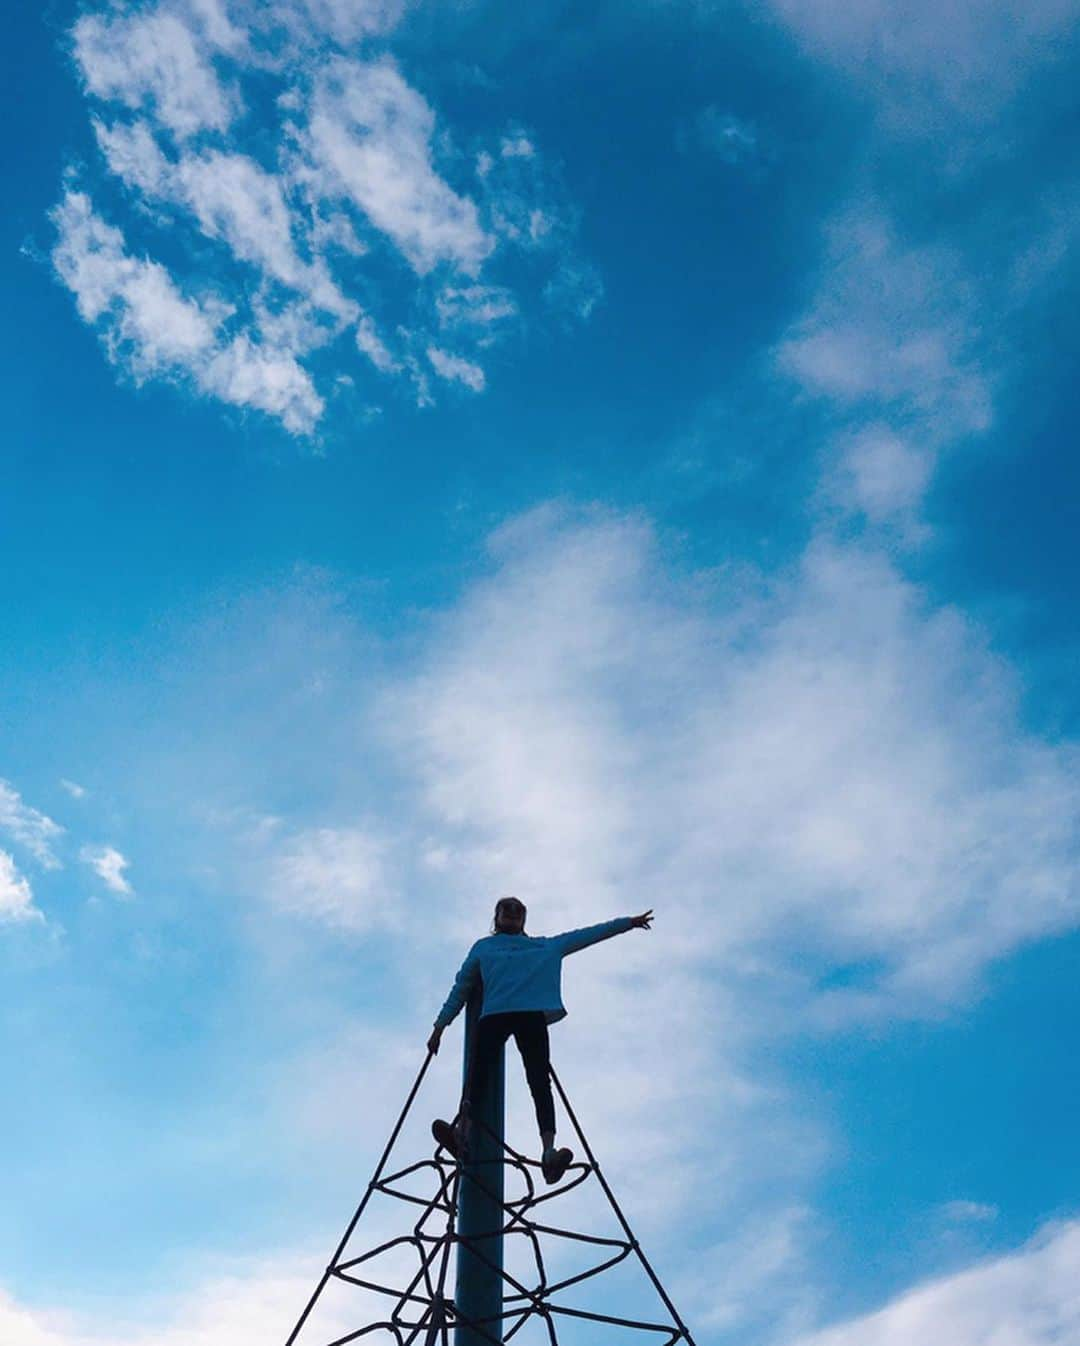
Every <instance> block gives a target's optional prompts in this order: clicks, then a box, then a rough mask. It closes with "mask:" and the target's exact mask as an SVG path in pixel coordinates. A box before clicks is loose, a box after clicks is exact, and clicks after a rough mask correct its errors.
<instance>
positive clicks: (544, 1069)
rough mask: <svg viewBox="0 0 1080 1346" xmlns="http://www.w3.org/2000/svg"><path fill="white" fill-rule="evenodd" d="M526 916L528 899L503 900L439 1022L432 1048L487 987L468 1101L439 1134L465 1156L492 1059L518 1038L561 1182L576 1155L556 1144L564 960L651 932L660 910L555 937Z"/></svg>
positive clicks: (545, 1160) (547, 1155) (544, 1155)
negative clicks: (554, 1044) (555, 1069)
mask: <svg viewBox="0 0 1080 1346" xmlns="http://www.w3.org/2000/svg"><path fill="white" fill-rule="evenodd" d="M525 915H526V910H525V904H524V903H523V902H520V901H518V899H517V898H516V897H502V898H500V899H499V901H498V902H497V903H496V904H495V920H494V923H493V926H492V933H491V934H490V935H489V936H488V937H487V938H486V939H481V940H477V942H476V943H475V944H474V945H473V946H472V948H471V949H470V950H469V952H468V954H467V955H466V958H465V961H464V962H463V963H462V965H461V968H460V970H459V971H458V974H457V977H456V978H455V979H454V985H453V987H452V988H451V990H450V994H449V995H448V996H447V998H446V1003H445V1004H444V1005H443V1007H442V1009H441V1010H440V1011H439V1014H438V1017H437V1018H436V1020H435V1027H434V1029H433V1031H432V1034H431V1036H430V1037H429V1038H428V1044H427V1045H428V1051H430V1052H432V1053H435V1052H438V1050H439V1043H440V1042H441V1040H442V1035H443V1030H444V1029H445V1028H446V1027H447V1025H449V1024H450V1023H452V1022H453V1020H454V1019H455V1018H456V1017H457V1015H458V1013H459V1012H460V1011H461V1009H462V1008H463V1007H464V1006H465V1004H466V1002H467V1001H468V999H469V997H470V995H472V993H473V992H474V991H476V990H479V992H480V994H481V996H482V1000H481V1005H480V1020H479V1023H478V1024H477V1029H476V1036H475V1039H474V1043H473V1051H472V1053H471V1059H470V1060H469V1061H468V1062H467V1063H466V1069H465V1085H464V1090H463V1092H462V1099H461V1107H460V1108H459V1110H458V1115H457V1118H456V1119H455V1121H454V1122H453V1123H450V1122H446V1121H443V1120H442V1119H441V1118H438V1119H436V1120H435V1121H434V1122H432V1124H431V1132H432V1135H433V1136H434V1137H435V1139H436V1140H437V1141H438V1143H439V1144H440V1145H442V1146H444V1147H445V1148H446V1149H447V1150H449V1152H450V1153H451V1154H452V1155H454V1157H455V1158H457V1159H463V1158H465V1156H466V1151H467V1148H468V1142H469V1113H470V1110H471V1106H472V1103H473V1101H474V1100H475V1099H476V1098H478V1097H479V1096H480V1094H481V1092H482V1090H483V1087H484V1083H485V1081H486V1075H487V1071H488V1068H489V1065H490V1062H491V1060H492V1059H493V1058H494V1056H495V1054H496V1052H498V1051H499V1050H500V1049H501V1048H502V1047H503V1046H504V1044H505V1043H506V1041H507V1039H509V1038H511V1037H512V1038H513V1039H514V1041H515V1043H516V1044H517V1049H518V1051H519V1052H520V1053H521V1059H522V1062H523V1063H524V1066H525V1078H526V1079H527V1080H528V1083H529V1091H530V1093H531V1094H532V1098H533V1103H534V1105H535V1107H536V1121H537V1125H538V1127H539V1129H540V1143H541V1146H542V1152H541V1161H540V1163H541V1168H542V1170H543V1174H544V1178H545V1180H546V1181H547V1182H549V1183H556V1182H558V1181H559V1179H560V1178H561V1177H562V1175H563V1174H564V1173H565V1172H566V1170H567V1168H568V1167H569V1165H570V1163H571V1162H572V1161H573V1158H574V1156H573V1153H572V1151H570V1150H568V1149H565V1148H564V1149H556V1147H555V1102H554V1099H553V1098H552V1096H551V1079H550V1076H549V1072H548V1064H549V1060H550V1054H549V1047H548V1025H549V1024H553V1023H556V1022H558V1020H559V1019H564V1018H565V1017H566V1010H565V1009H564V1007H563V1003H562V994H561V990H560V982H561V974H562V960H563V959H564V958H565V957H566V955H567V954H569V953H576V952H577V951H578V950H579V949H586V948H588V946H589V945H590V944H598V943H599V942H600V941H601V940H603V939H610V938H611V937H612V936H613V935H622V934H625V932H626V931H628V930H648V929H649V928H650V926H651V925H652V920H653V914H652V910H651V909H650V910H649V911H646V912H643V913H642V914H641V915H640V916H619V917H617V918H616V919H615V920H613V921H604V922H602V923H601V924H600V925H590V926H586V927H585V928H584V929H583V930H569V931H567V932H566V933H565V934H562V935H547V936H534V935H527V934H526V933H525Z"/></svg>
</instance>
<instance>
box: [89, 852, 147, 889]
mask: <svg viewBox="0 0 1080 1346" xmlns="http://www.w3.org/2000/svg"><path fill="white" fill-rule="evenodd" d="M79 859H80V860H82V862H83V864H86V865H89V866H90V868H91V869H92V870H93V871H94V873H95V874H96V875H97V876H98V878H99V879H101V881H102V883H104V885H105V887H106V888H108V889H109V891H110V892H113V893H117V894H118V895H119V896H120V897H132V896H134V889H133V888H132V886H131V884H130V883H129V882H128V880H127V879H126V878H125V877H124V871H125V870H126V869H128V868H129V867H130V861H129V860H128V859H127V858H126V857H125V856H124V855H122V854H121V853H120V851H118V850H117V849H116V847H115V846H84V847H83V848H82V850H81V851H80V852H79Z"/></svg>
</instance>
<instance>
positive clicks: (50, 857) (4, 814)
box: [0, 780, 64, 869]
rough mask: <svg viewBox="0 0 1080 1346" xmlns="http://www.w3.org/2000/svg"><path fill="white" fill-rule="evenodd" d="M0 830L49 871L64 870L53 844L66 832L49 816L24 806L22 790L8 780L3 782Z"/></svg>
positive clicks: (0, 794)
mask: <svg viewBox="0 0 1080 1346" xmlns="http://www.w3.org/2000/svg"><path fill="white" fill-rule="evenodd" d="M0 831H2V832H6V833H7V834H8V836H9V837H11V839H12V840H13V841H15V842H17V843H18V844H19V845H20V846H25V847H26V849H27V850H28V851H29V852H30V854H31V855H32V856H33V857H34V859H35V860H37V862H38V863H39V864H41V865H43V866H44V867H45V868H46V869H59V868H60V861H59V860H58V859H57V858H56V854H55V853H54V851H53V843H54V842H56V841H58V840H59V838H60V837H62V836H63V834H64V829H63V828H62V827H61V826H60V824H59V823H55V822H53V820H52V819H51V818H49V817H48V816H47V815H46V814H44V813H40V812H39V811H38V810H37V809H34V808H31V807H30V805H29V804H27V803H24V801H23V798H22V796H21V795H20V794H19V792H18V790H16V789H15V788H14V786H12V785H10V784H9V783H8V782H7V781H5V780H0Z"/></svg>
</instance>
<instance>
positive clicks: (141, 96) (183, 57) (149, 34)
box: [73, 5, 232, 138]
mask: <svg viewBox="0 0 1080 1346" xmlns="http://www.w3.org/2000/svg"><path fill="white" fill-rule="evenodd" d="M73 36H74V40H75V59H76V60H77V61H78V63H79V67H80V69H81V70H82V74H83V78H84V80H85V81H86V87H87V89H88V90H89V91H90V93H91V94H93V95H94V96H95V97H96V98H101V99H109V100H112V101H115V102H118V103H121V104H123V105H124V106H125V107H128V108H132V109H143V108H151V109H153V111H154V113H155V115H156V116H157V118H158V120H159V121H160V122H161V123H162V124H163V125H164V126H166V127H168V129H169V130H170V131H172V132H173V133H174V134H175V135H176V136H178V137H180V138H185V137H188V136H192V135H194V134H195V133H196V132H198V131H202V130H217V131H223V130H225V128H226V127H227V126H228V124H229V121H230V120H231V117H232V98H231V96H230V95H229V94H228V93H227V92H226V90H225V89H224V87H223V86H222V84H221V83H220V81H219V80H218V78H217V75H216V73H215V71H214V67H213V63H212V61H211V59H210V57H209V55H208V53H207V52H206V51H205V50H204V49H202V47H201V44H200V43H199V42H198V40H197V38H196V36H195V34H194V33H193V32H192V29H191V28H190V27H189V26H188V24H186V23H185V22H184V21H183V18H182V17H181V14H180V13H177V12H170V8H169V7H168V6H167V5H161V6H159V7H158V8H156V9H151V10H149V11H145V12H142V13H138V12H137V13H132V14H127V15H124V14H114V15H113V16H112V17H110V18H105V17H104V16H102V15H101V14H84V15H83V16H82V18H80V19H79V20H78V22H77V23H76V24H75V27H74V29H73Z"/></svg>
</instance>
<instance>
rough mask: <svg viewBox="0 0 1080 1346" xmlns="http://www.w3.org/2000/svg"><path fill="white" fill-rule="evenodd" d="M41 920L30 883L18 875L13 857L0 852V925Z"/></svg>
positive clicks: (5, 852)
mask: <svg viewBox="0 0 1080 1346" xmlns="http://www.w3.org/2000/svg"><path fill="white" fill-rule="evenodd" d="M41 919H42V917H41V912H40V911H38V910H37V908H36V907H35V906H34V894H33V890H32V889H31V887H30V881H29V880H28V879H27V878H26V877H25V876H24V875H22V874H20V873H19V871H18V869H17V868H16V866H15V859H14V857H13V856H11V855H9V854H8V853H7V851H0V925H3V924H5V923H7V922H14V921H30V920H41Z"/></svg>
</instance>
